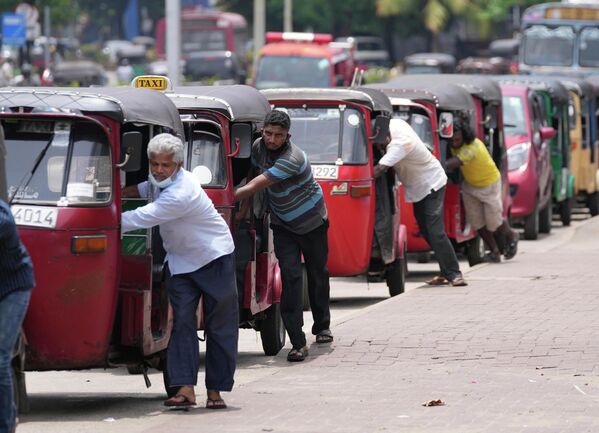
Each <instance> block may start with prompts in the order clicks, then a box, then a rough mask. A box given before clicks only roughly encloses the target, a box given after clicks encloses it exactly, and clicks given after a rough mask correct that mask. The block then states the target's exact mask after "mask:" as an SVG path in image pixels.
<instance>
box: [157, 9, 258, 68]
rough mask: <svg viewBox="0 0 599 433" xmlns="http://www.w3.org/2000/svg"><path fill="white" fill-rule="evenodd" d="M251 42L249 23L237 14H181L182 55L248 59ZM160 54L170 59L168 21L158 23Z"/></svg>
mask: <svg viewBox="0 0 599 433" xmlns="http://www.w3.org/2000/svg"><path fill="white" fill-rule="evenodd" d="M247 41H248V30H247V22H246V20H245V18H244V17H243V16H242V15H240V14H237V13H232V12H222V11H219V10H212V9H210V10H207V9H203V8H200V7H192V8H184V9H183V10H182V11H181V54H182V55H183V57H184V58H187V57H188V55H189V54H191V53H196V52H199V51H231V52H232V53H236V54H237V55H238V56H239V57H240V58H242V59H243V58H244V57H245V48H246V44H247ZM156 55H157V56H158V57H159V58H165V57H166V18H162V19H161V20H159V21H158V23H157V24H156Z"/></svg>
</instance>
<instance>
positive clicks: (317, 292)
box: [297, 221, 331, 335]
mask: <svg viewBox="0 0 599 433" xmlns="http://www.w3.org/2000/svg"><path fill="white" fill-rule="evenodd" d="M328 228H329V222H328V221H325V222H324V224H323V225H321V226H320V227H318V228H316V229H314V230H312V231H311V232H309V233H306V234H305V235H301V236H298V237H297V238H298V241H299V243H300V247H301V250H302V254H303V255H304V260H305V261H306V271H307V273H308V295H309V297H310V308H311V310H312V317H314V324H313V325H312V334H314V335H317V334H318V333H319V332H321V331H325V330H328V329H329V327H330V325H331V311H330V305H329V302H330V291H331V289H330V285H329V269H328V267H327V260H328V256H329V241H328V237H327V231H328Z"/></svg>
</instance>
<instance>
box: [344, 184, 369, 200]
mask: <svg viewBox="0 0 599 433" xmlns="http://www.w3.org/2000/svg"><path fill="white" fill-rule="evenodd" d="M370 189H371V188H370V184H368V185H352V186H351V188H350V192H349V194H350V195H351V196H352V197H353V198H362V197H368V196H369V195H370Z"/></svg>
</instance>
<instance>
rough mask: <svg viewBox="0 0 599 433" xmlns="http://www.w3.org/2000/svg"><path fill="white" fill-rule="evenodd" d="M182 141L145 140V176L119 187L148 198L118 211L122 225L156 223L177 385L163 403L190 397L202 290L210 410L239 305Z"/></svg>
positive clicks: (229, 366) (220, 234)
mask: <svg viewBox="0 0 599 433" xmlns="http://www.w3.org/2000/svg"><path fill="white" fill-rule="evenodd" d="M183 155H184V153H183V143H182V142H181V140H180V139H179V138H177V137H175V136H173V135H170V134H159V135H157V136H155V137H154V138H152V139H151V140H150V142H149V143H148V159H149V161H150V173H149V176H148V178H149V180H150V182H149V183H148V182H143V183H140V184H139V185H132V186H129V187H126V188H124V189H123V194H122V195H123V197H147V196H148V195H149V194H148V192H149V190H150V188H152V189H153V194H152V196H153V197H154V201H152V202H151V203H148V204H147V205H145V206H143V207H139V208H137V209H135V210H133V211H129V212H124V213H123V215H122V220H121V224H122V231H123V232H127V231H131V230H136V229H140V228H150V227H153V226H156V225H158V226H160V235H161V237H162V240H163V244H164V249H165V251H166V253H167V255H166V260H167V262H168V279H167V290H168V295H169V300H170V303H171V306H172V307H173V316H174V320H173V330H172V333H171V338H170V341H169V345H168V350H167V373H168V377H169V382H170V386H172V387H179V391H178V392H177V394H176V395H175V396H174V397H171V398H169V399H168V400H166V401H165V402H164V404H165V405H166V406H179V407H182V406H183V407H184V406H193V405H195V404H196V398H195V391H194V386H195V385H196V384H197V374H198V369H199V366H200V356H199V347H198V336H197V319H196V310H197V307H198V303H199V300H200V296H203V300H204V323H205V330H206V390H207V395H208V399H207V402H206V407H207V408H209V409H223V408H226V404H225V402H224V401H223V399H222V398H221V395H220V391H231V389H232V388H233V376H234V373H235V367H236V358H237V339H238V333H239V312H238V302H237V287H236V282H235V259H234V255H233V250H234V248H235V247H234V244H233V238H232V237H231V233H230V231H229V227H228V226H227V224H226V222H225V220H224V219H223V218H222V217H221V216H220V215H219V213H218V212H217V211H216V209H215V207H214V204H213V203H212V201H211V200H210V198H209V197H208V195H207V194H206V193H205V192H204V190H203V189H202V187H201V184H200V181H199V180H198V179H197V178H196V177H195V176H194V175H193V174H191V173H190V172H188V171H186V170H185V169H184V168H183V167H182V166H183Z"/></svg>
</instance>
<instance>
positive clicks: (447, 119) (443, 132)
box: [439, 113, 453, 138]
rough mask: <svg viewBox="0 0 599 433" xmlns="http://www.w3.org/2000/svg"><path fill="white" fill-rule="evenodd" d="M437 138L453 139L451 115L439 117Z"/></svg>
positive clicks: (442, 114)
mask: <svg viewBox="0 0 599 433" xmlns="http://www.w3.org/2000/svg"><path fill="white" fill-rule="evenodd" d="M439 136H440V137H441V138H451V137H453V113H441V114H440V115H439Z"/></svg>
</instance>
